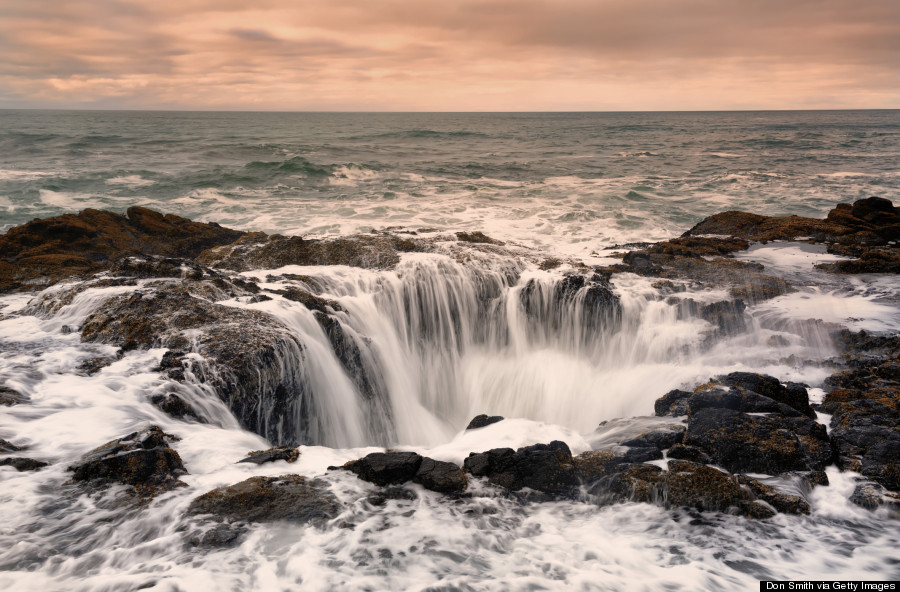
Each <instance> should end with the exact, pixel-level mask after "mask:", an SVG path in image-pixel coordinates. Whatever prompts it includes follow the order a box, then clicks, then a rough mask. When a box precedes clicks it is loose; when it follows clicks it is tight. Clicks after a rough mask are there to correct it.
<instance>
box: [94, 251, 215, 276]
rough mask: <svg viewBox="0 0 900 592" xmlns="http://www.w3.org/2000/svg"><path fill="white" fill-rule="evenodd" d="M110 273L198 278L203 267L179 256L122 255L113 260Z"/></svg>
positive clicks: (114, 274) (201, 273)
mask: <svg viewBox="0 0 900 592" xmlns="http://www.w3.org/2000/svg"><path fill="white" fill-rule="evenodd" d="M109 274H110V275H113V276H126V277H135V278H144V279H148V278H184V279H193V280H198V279H200V278H202V277H203V268H202V267H200V266H199V265H197V264H196V263H194V262H193V261H191V260H190V259H182V258H177V257H153V256H145V257H122V258H120V259H117V260H115V261H113V262H112V264H111V265H110V266H109Z"/></svg>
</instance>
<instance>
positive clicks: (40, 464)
mask: <svg viewBox="0 0 900 592" xmlns="http://www.w3.org/2000/svg"><path fill="white" fill-rule="evenodd" d="M47 466H50V463H47V462H44V461H42V460H35V459H33V458H24V457H7V458H0V467H15V469H16V470H17V471H19V472H20V473H21V472H22V471H37V470H38V469H42V468H44V467H47Z"/></svg>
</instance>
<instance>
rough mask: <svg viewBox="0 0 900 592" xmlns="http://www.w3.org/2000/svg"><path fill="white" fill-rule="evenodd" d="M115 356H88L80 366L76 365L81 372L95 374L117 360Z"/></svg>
mask: <svg viewBox="0 0 900 592" xmlns="http://www.w3.org/2000/svg"><path fill="white" fill-rule="evenodd" d="M115 361H116V359H115V358H111V357H99V356H98V357H95V358H87V359H85V360H82V361H81V362H80V363H79V364H78V366H77V367H76V369H77V371H78V373H79V374H84V375H85V376H93V375H94V374H96V373H97V372H100V371H101V370H103V369H104V368H106V367H107V366H109V365H110V364H112V363H113V362H115Z"/></svg>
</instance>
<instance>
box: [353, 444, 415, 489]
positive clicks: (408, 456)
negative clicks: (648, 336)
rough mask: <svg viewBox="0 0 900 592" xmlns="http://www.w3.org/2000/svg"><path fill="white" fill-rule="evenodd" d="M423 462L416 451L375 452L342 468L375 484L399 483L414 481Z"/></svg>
mask: <svg viewBox="0 0 900 592" xmlns="http://www.w3.org/2000/svg"><path fill="white" fill-rule="evenodd" d="M421 464H422V456H421V455H419V454H416V453H415V452H373V453H371V454H367V455H366V456H364V457H363V458H360V459H358V460H352V461H350V462H348V463H345V464H344V466H343V467H340V468H343V469H344V470H347V471H350V472H351V473H353V474H355V475H356V476H357V477H359V478H360V479H362V480H363V481H368V482H370V483H374V484H375V485H397V484H400V483H406V482H407V481H412V480H413V478H414V477H415V476H416V473H417V472H418V470H419V466H420V465H421Z"/></svg>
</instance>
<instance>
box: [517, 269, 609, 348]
mask: <svg viewBox="0 0 900 592" xmlns="http://www.w3.org/2000/svg"><path fill="white" fill-rule="evenodd" d="M519 300H520V302H521V303H522V308H523V310H524V312H525V315H526V317H527V318H528V319H529V320H531V321H532V323H534V324H535V326H537V327H541V328H543V329H544V330H546V329H548V328H550V329H553V330H559V329H560V328H562V327H563V326H564V324H565V322H566V321H565V319H568V318H571V315H567V314H565V311H566V309H567V308H571V307H578V308H579V309H580V310H581V313H582V316H581V322H580V324H579V326H578V327H574V329H575V330H578V331H582V332H585V333H586V334H587V335H593V334H594V332H595V331H602V330H606V331H615V330H616V329H617V328H618V327H619V323H620V322H621V318H622V303H621V302H620V301H619V297H618V296H616V295H615V293H614V292H613V291H612V288H611V286H610V283H609V280H608V278H606V277H603V276H601V275H600V274H596V273H595V274H592V275H591V277H590V278H586V277H585V276H583V275H578V274H570V275H567V276H565V277H563V278H562V279H561V280H559V281H558V282H556V284H554V286H553V288H552V291H550V292H548V291H547V290H546V289H545V288H544V287H543V286H542V285H541V284H540V283H539V282H538V281H536V280H529V281H528V282H527V283H526V284H525V286H524V287H523V288H522V291H521V292H520V293H519Z"/></svg>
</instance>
